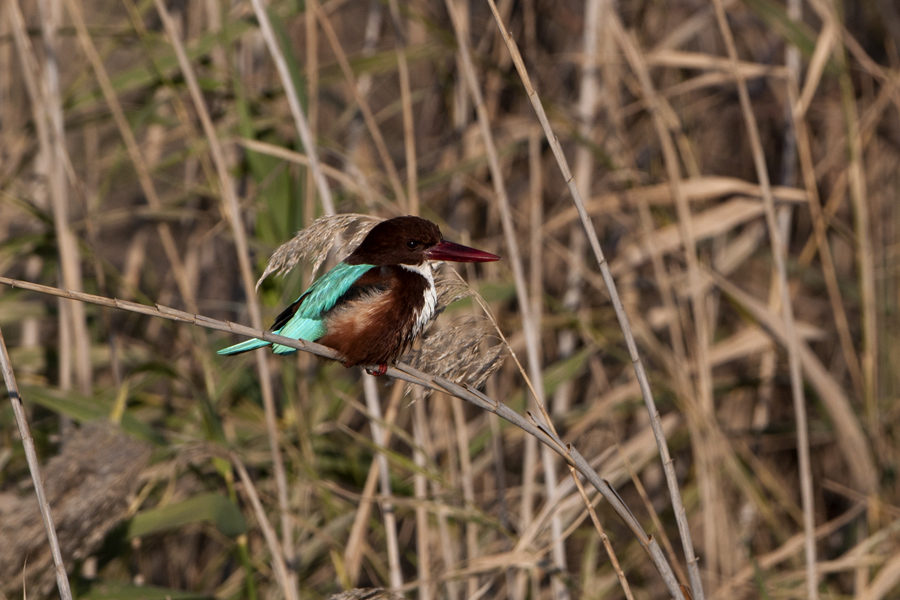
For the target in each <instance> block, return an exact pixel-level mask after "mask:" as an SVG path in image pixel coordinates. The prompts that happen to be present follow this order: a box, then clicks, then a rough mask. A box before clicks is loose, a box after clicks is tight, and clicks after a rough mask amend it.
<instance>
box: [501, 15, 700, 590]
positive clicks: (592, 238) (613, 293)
mask: <svg viewBox="0 0 900 600" xmlns="http://www.w3.org/2000/svg"><path fill="white" fill-rule="evenodd" d="M488 3H489V5H490V7H491V12H492V13H493V15H494V19H495V21H496V22H497V26H498V27H499V28H500V32H501V35H502V36H503V40H504V42H506V47H507V49H508V50H509V52H510V55H511V56H512V59H513V64H515V66H516V71H517V72H518V74H519V77H520V78H521V80H522V83H523V85H524V86H525V91H526V93H527V95H528V99H529V100H530V101H531V104H532V106H533V107H534V110H535V112H536V113H537V117H538V120H539V121H540V123H541V126H542V127H543V129H544V135H545V136H546V138H547V141H548V142H549V143H550V148H551V149H552V150H553V155H554V157H555V158H556V161H557V164H558V165H559V167H560V170H561V171H562V175H563V178H564V179H565V181H566V185H567V186H568V188H569V192H570V194H571V195H572V200H573V202H574V203H575V207H576V208H577V209H578V216H579V217H580V219H581V223H582V225H583V226H584V229H585V232H586V233H587V236H588V240H589V242H590V246H591V249H592V250H593V252H594V257H595V258H596V260H597V264H598V266H599V267H600V272H601V274H602V276H603V281H604V282H605V283H606V286H607V289H608V290H609V295H610V301H611V302H612V305H613V308H614V309H615V311H616V317H617V318H618V319H619V324H620V326H621V328H622V331H623V333H624V335H625V342H626V345H627V346H628V353H629V355H630V357H631V360H632V363H633V365H634V370H635V374H636V375H637V379H638V382H639V384H640V388H641V396H642V397H643V399H644V403H645V404H646V406H647V411H648V412H649V414H650V422H651V424H652V427H653V433H654V436H655V438H656V443H657V446H658V447H659V451H660V458H661V460H662V463H663V467H664V470H665V474H666V482H667V483H668V485H669V495H670V497H671V500H672V505H673V508H674V509H675V518H676V519H677V521H678V530H679V533H680V534H681V540H682V546H683V548H684V551H685V556H686V558H687V563H688V572H689V574H690V580H691V592H692V594H693V597H694V598H696V599H697V600H701V599H702V598H704V594H703V584H702V582H701V580H700V570H699V568H698V566H697V559H696V557H695V555H694V546H693V542H692V541H691V533H690V528H689V527H688V523H687V518H686V513H685V510H684V505H683V503H682V499H681V493H680V491H679V486H678V480H677V478H676V476H675V469H674V467H673V465H672V459H671V456H670V455H669V448H668V444H667V443H666V438H665V435H664V434H663V431H662V425H661V423H660V421H659V412H658V411H657V409H656V403H655V401H654V400H653V393H652V392H651V390H650V382H649V380H648V378H647V373H646V371H645V369H644V365H643V362H642V361H641V357H640V355H639V354H638V351H637V344H636V343H635V340H634V335H633V334H632V332H631V327H630V325H629V322H628V315H627V314H626V313H625V308H624V306H623V305H622V302H621V300H620V299H619V294H618V291H617V288H616V284H615V281H614V280H613V278H612V273H610V270H609V264H608V263H607V262H606V258H605V256H604V254H603V250H602V249H601V248H600V241H599V240H598V239H597V233H596V232H595V231H594V226H593V224H592V223H591V221H590V218H589V217H588V214H587V211H586V210H585V207H584V201H583V200H582V198H581V193H580V191H579V190H578V188H577V187H576V185H575V179H574V177H573V176H572V173H571V171H570V170H569V166H568V161H567V160H566V157H565V154H563V151H562V147H561V146H560V144H559V140H558V138H557V137H556V136H555V135H554V134H553V129H552V127H551V126H550V121H549V120H548V119H547V114H546V112H545V111H544V107H543V105H542V104H541V101H540V98H539V97H538V95H537V92H536V91H535V89H534V87H533V86H532V84H531V78H530V77H529V75H528V70H527V69H526V68H525V63H524V62H523V60H522V55H521V54H520V53H519V49H518V46H517V45H516V43H515V41H514V40H513V38H512V36H511V35H510V33H509V31H507V29H506V26H505V25H504V24H503V21H502V19H501V17H500V12H499V10H498V9H497V5H496V3H495V2H494V1H493V0H488ZM657 548H658V547H657ZM669 589H670V591H671V592H672V595H673V596H674V597H676V598H683V597H684V595H683V593H682V591H681V590H680V589H678V588H677V587H675V588H672V587H670V588H669Z"/></svg>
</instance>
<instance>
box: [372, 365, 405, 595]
mask: <svg viewBox="0 0 900 600" xmlns="http://www.w3.org/2000/svg"><path fill="white" fill-rule="evenodd" d="M363 393H364V395H365V397H366V409H367V410H368V411H369V422H370V426H371V428H372V441H373V442H374V443H375V445H376V446H377V447H379V448H387V442H386V440H385V437H384V430H383V429H382V428H381V420H382V417H381V403H380V401H379V399H378V384H377V383H376V382H375V378H374V377H364V378H363ZM376 464H377V467H376ZM372 468H373V469H375V468H377V469H378V474H379V481H378V482H379V485H380V486H381V494H382V496H383V498H382V500H381V502H380V504H381V510H382V517H383V518H384V536H385V540H386V541H387V548H386V551H387V559H388V569H389V574H390V582H391V589H392V590H393V591H399V590H400V589H401V588H402V587H403V574H402V572H401V571H400V544H399V543H398V541H397V516H396V514H395V513H394V504H393V503H392V502H391V501H390V500H389V498H391V497H392V496H393V489H392V486H391V471H390V468H389V467H388V460H387V455H386V454H385V453H384V452H382V451H379V452H378V453H377V454H376V455H375V460H374V461H372Z"/></svg>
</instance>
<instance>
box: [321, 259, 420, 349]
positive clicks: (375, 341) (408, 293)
mask: <svg viewBox="0 0 900 600" xmlns="http://www.w3.org/2000/svg"><path fill="white" fill-rule="evenodd" d="M357 285H358V286H360V289H363V290H370V291H364V292H362V293H360V294H359V295H356V296H354V297H353V298H352V299H351V300H348V301H346V302H342V303H339V304H338V305H337V306H335V308H333V309H332V310H331V311H329V313H328V314H327V315H326V323H327V325H326V327H327V333H326V334H325V335H324V336H323V337H321V338H319V339H318V340H317V341H318V343H320V344H323V345H325V346H328V347H329V348H334V349H335V350H337V351H338V352H340V353H341V355H342V356H343V359H344V364H345V365H346V366H348V367H351V366H354V365H380V364H387V363H391V362H393V361H395V360H396V359H397V358H398V357H399V356H400V355H401V354H403V352H404V351H405V350H406V348H407V347H408V346H409V344H410V343H412V341H413V338H414V326H415V323H416V319H417V317H418V315H419V313H420V311H421V310H422V307H423V305H424V304H425V290H426V289H427V287H428V282H427V280H425V278H424V277H422V276H421V275H419V274H417V273H413V272H410V271H409V270H407V269H404V268H402V267H399V266H386V267H377V268H374V269H372V270H371V271H369V272H368V273H366V274H365V275H363V276H362V277H360V280H359V281H358V282H357Z"/></svg>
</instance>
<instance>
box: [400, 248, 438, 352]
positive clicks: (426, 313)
mask: <svg viewBox="0 0 900 600" xmlns="http://www.w3.org/2000/svg"><path fill="white" fill-rule="evenodd" d="M400 266H401V267H403V268H404V269H406V270H407V271H412V272H413V273H418V274H419V275H421V276H422V277H424V278H425V281H427V282H428V284H427V286H426V287H425V303H424V304H423V305H422V310H420V311H419V314H418V315H416V322H415V324H414V325H413V330H412V333H411V334H410V335H411V337H412V338H415V337H416V336H418V335H419V334H420V333H422V331H424V329H425V327H426V326H427V325H428V323H429V321H431V319H433V318H434V311H435V309H436V307H437V290H435V289H434V269H433V268H432V266H431V263H430V262H428V261H427V260H426V261H425V262H424V263H422V264H421V265H400Z"/></svg>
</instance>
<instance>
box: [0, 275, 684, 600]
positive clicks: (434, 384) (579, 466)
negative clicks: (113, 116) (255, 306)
mask: <svg viewBox="0 0 900 600" xmlns="http://www.w3.org/2000/svg"><path fill="white" fill-rule="evenodd" d="M0 284H4V285H8V286H11V287H15V288H20V289H25V290H30V291H35V292H40V293H43V294H48V295H51V296H56V297H60V298H69V299H71V300H78V301H80V302H87V303H90V304H97V305H99V306H107V307H111V308H117V309H120V310H126V311H130V312H134V313H138V314H143V315H148V316H152V317H159V318H163V319H168V320H171V321H178V322H182V323H190V324H192V325H197V326H200V327H205V328H207V329H214V330H216V331H225V332H231V333H236V334H239V335H243V336H247V337H252V338H257V339H261V340H265V341H267V342H270V343H273V344H280V345H283V346H289V347H291V348H295V349H297V350H302V351H303V352H309V353H311V354H315V355H316V356H321V357H322V358H328V359H331V360H340V359H341V357H340V356H339V354H338V353H337V352H336V351H335V350H332V349H331V348H328V347H326V346H322V345H320V344H316V343H314V342H307V341H306V340H295V339H293V338H288V337H285V336H282V335H277V334H274V333H271V332H269V331H262V330H259V329H254V328H252V327H247V326H245V325H239V324H237V323H232V322H230V321H220V320H218V319H212V318H210V317H206V316H203V315H194V314H190V313H187V312H184V311H181V310H176V309H173V308H169V307H166V306H162V305H156V306H148V305H146V304H138V303H137V302H130V301H127V300H117V299H115V298H104V297H102V296H95V295H93V294H87V293H85V292H74V291H70V290H62V289H59V288H54V287H50V286H45V285H41V284H37V283H30V282H27V281H20V280H17V279H10V278H9V277H0ZM369 366H371V367H373V368H374V367H375V365H369ZM387 375H388V376H390V377H393V378H395V379H400V380H402V381H407V382H409V383H415V384H418V385H421V386H422V387H424V388H426V389H430V390H434V391H443V392H447V393H449V394H450V395H451V396H454V397H456V398H459V399H461V400H464V401H466V402H469V403H470V404H473V405H474V406H477V407H478V408H481V409H482V410H486V411H488V412H491V413H493V414H495V415H497V416H499V417H500V418H502V419H504V420H505V421H507V422H509V423H511V424H512V425H514V426H516V427H518V428H519V429H521V430H522V431H524V432H525V433H527V434H529V435H532V436H535V437H536V438H537V439H538V440H539V441H540V442H541V443H543V444H545V445H546V446H548V447H549V448H550V449H551V450H553V451H554V452H556V453H557V454H558V455H559V456H561V457H562V458H563V459H564V460H565V461H566V463H567V464H569V465H572V466H573V467H575V469H576V470H577V471H578V472H579V473H581V475H583V476H584V477H585V479H587V480H588V481H589V482H590V483H591V485H592V486H593V487H594V488H595V489H596V490H597V491H598V492H600V494H602V495H603V497H604V498H605V499H606V501H607V502H609V503H610V505H611V506H612V508H613V510H615V511H616V514H618V515H619V517H620V518H621V519H622V520H623V521H624V522H625V524H626V525H627V526H628V528H629V529H631V531H632V533H633V534H634V536H635V538H636V539H637V540H638V542H639V543H640V544H641V546H642V547H643V548H644V549H645V550H646V551H647V553H648V554H649V556H650V558H651V560H652V561H653V563H654V565H655V567H656V569H657V571H658V572H659V574H660V576H661V577H662V578H663V582H664V583H665V584H666V586H667V588H668V589H669V593H671V594H672V596H673V597H675V598H682V599H683V598H684V595H683V594H682V592H681V590H680V588H679V585H678V580H677V579H676V578H675V574H674V573H673V571H672V567H671V566H670V565H669V563H668V561H667V560H666V558H665V556H664V555H663V553H662V550H661V549H660V547H659V544H658V543H657V542H656V540H655V539H654V538H653V537H651V536H649V535H647V533H646V532H645V531H644V530H643V528H642V527H641V524H640V523H639V522H638V520H637V519H636V518H635V516H634V514H633V513H632V512H631V510H630V509H629V508H628V506H627V505H626V504H625V503H624V502H623V501H622V499H621V498H620V497H619V495H618V494H617V493H616V491H615V490H614V489H613V488H612V486H610V484H609V483H608V482H607V481H606V480H604V479H602V478H601V477H600V476H599V475H598V474H597V473H596V471H594V469H593V468H592V467H591V465H590V463H588V461H587V460H586V459H585V458H584V457H583V456H582V455H581V453H579V452H578V451H577V450H576V449H575V448H573V447H571V446H569V445H567V444H565V443H563V441H562V440H560V439H559V437H558V436H557V435H556V433H555V432H553V431H552V429H551V428H550V427H549V425H547V424H546V423H540V422H538V421H536V420H534V417H533V416H532V415H531V414H530V413H529V418H526V417H524V416H522V415H520V414H519V413H517V412H515V411H514V410H513V409H511V408H509V407H508V406H506V405H505V404H503V403H501V402H498V401H496V400H493V399H492V398H489V397H488V396H486V395H484V394H483V393H481V392H479V391H478V390H475V389H472V388H469V387H468V386H466V385H464V384H458V383H455V382H453V381H450V380H448V379H445V378H443V377H437V376H433V375H429V374H427V373H423V372H422V371H419V370H418V369H415V368H413V367H411V366H409V365H407V364H404V363H397V364H395V365H393V366H390V367H388V369H387Z"/></svg>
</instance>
